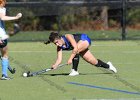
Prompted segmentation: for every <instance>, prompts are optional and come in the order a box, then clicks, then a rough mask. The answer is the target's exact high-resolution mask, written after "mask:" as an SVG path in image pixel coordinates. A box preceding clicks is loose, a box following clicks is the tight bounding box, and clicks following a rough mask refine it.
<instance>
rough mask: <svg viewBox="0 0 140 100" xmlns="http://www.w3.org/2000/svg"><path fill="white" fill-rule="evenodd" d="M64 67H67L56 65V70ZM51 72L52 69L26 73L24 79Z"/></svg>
mask: <svg viewBox="0 0 140 100" xmlns="http://www.w3.org/2000/svg"><path fill="white" fill-rule="evenodd" d="M65 65H67V64H61V65H58V66H57V69H58V68H60V67H63V66H65ZM51 70H53V68H47V69H43V70H40V71H37V72H32V73H31V72H30V71H28V72H27V76H26V77H32V76H36V75H39V74H42V73H45V72H48V71H51Z"/></svg>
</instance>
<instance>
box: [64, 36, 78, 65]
mask: <svg viewBox="0 0 140 100" xmlns="http://www.w3.org/2000/svg"><path fill="white" fill-rule="evenodd" d="M66 38H67V39H68V40H69V42H70V43H71V45H72V46H73V50H72V53H71V55H70V58H69V60H68V64H71V63H72V59H73V58H74V57H75V55H76V54H77V53H78V46H77V43H76V41H75V39H74V37H73V35H71V34H66Z"/></svg>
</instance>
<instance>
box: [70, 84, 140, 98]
mask: <svg viewBox="0 0 140 100" xmlns="http://www.w3.org/2000/svg"><path fill="white" fill-rule="evenodd" d="M68 84H73V85H78V86H83V87H89V88H96V89H101V90H109V91H114V92H120V93H126V94H135V95H139V96H140V93H139V92H131V91H126V90H119V89H114V88H108V87H102V86H95V85H88V84H81V83H76V82H68Z"/></svg>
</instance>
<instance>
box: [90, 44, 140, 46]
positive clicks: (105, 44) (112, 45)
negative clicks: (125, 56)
mask: <svg viewBox="0 0 140 100" xmlns="http://www.w3.org/2000/svg"><path fill="white" fill-rule="evenodd" d="M91 46H96V47H114V46H115V47H116V46H138V45H137V44H128V45H127V44H109V45H108V44H103V45H100V44H92V45H91Z"/></svg>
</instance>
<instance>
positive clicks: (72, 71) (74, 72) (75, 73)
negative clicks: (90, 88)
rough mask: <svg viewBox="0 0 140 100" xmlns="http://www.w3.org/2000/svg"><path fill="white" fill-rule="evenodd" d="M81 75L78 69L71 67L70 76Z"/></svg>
mask: <svg viewBox="0 0 140 100" xmlns="http://www.w3.org/2000/svg"><path fill="white" fill-rule="evenodd" d="M76 75H79V73H78V71H75V70H74V69H71V72H70V74H69V76H76Z"/></svg>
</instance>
